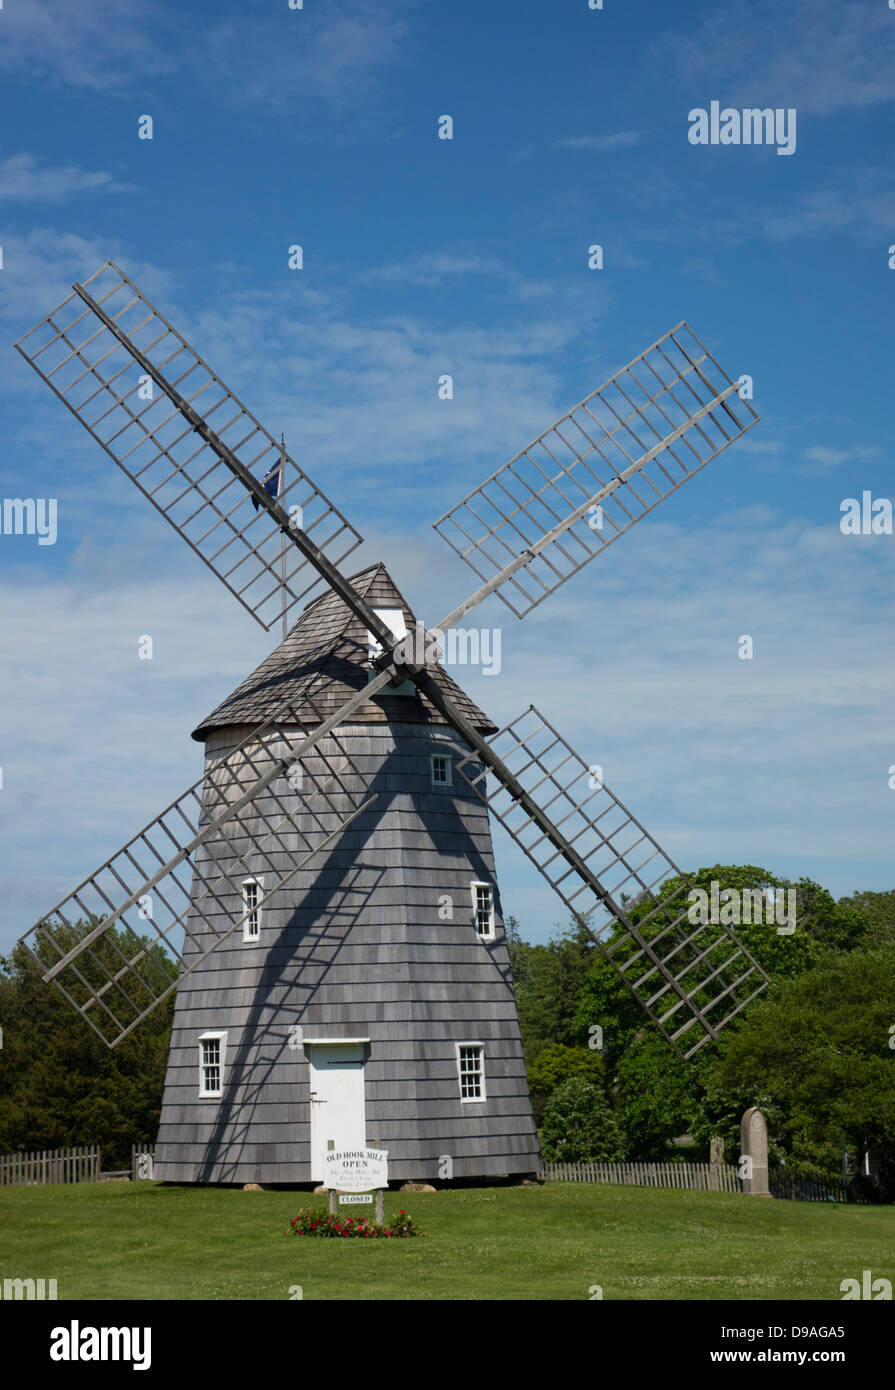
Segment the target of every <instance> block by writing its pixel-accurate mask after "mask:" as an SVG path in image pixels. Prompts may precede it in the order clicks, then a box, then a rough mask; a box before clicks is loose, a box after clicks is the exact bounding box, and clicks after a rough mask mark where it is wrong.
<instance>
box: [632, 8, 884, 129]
mask: <svg viewBox="0 0 895 1390" xmlns="http://www.w3.org/2000/svg"><path fill="white" fill-rule="evenodd" d="M654 58H655V60H656V61H657V63H660V64H661V65H662V66H663V68H664V67H665V66H666V65H667V63H668V61H669V60H670V61H671V62H672V63H673V64H674V66H675V68H676V71H677V74H678V77H679V78H680V80H681V81H682V82H683V83H685V84H686V85H687V86H688V88H690V89H693V90H694V94H695V91H696V89H697V88H698V89H699V93H700V94H704V93H707V94H708V96H709V97H712V98H716V97H717V98H719V99H720V98H723V99H724V101H725V102H729V103H730V104H731V105H733V106H737V105H744V106H756V105H758V106H784V107H790V106H794V107H796V108H797V109H798V112H799V115H800V116H801V115H803V114H806V115H807V114H811V115H821V116H825V115H831V114H833V113H835V112H837V111H844V110H861V109H864V108H868V107H873V106H879V105H885V104H887V103H889V102H891V101H895V87H893V84H892V70H893V66H895V25H893V23H892V12H891V10H889V9H887V7H886V5H885V4H883V3H880V0H848V4H843V3H842V0H789V3H787V4H786V5H781V4H780V3H779V0H755V3H753V4H751V5H750V6H749V10H748V19H747V20H746V21H745V22H744V23H742V24H740V25H738V27H737V29H736V35H735V38H734V37H733V35H732V31H731V24H730V15H729V13H728V12H727V10H725V9H724V8H723V7H717V6H713V7H712V8H710V9H708V10H707V11H706V13H705V17H704V18H703V19H702V20H701V22H699V23H698V24H696V25H695V26H691V28H690V30H689V32H687V33H681V32H669V33H667V34H665V35H663V37H662V38H661V39H660V40H659V41H658V42H657V44H656V45H655V49H654ZM722 75H723V76H722ZM719 83H720V84H722V87H723V90H721V89H719ZM696 104H697V105H706V104H707V101H702V102H698V103H696Z"/></svg>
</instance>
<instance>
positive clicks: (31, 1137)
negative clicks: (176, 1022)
mask: <svg viewBox="0 0 895 1390" xmlns="http://www.w3.org/2000/svg"><path fill="white" fill-rule="evenodd" d="M691 878H692V882H693V883H694V885H695V886H696V887H697V888H698V889H701V890H703V891H704V892H706V893H709V892H710V891H711V885H712V883H713V882H718V883H720V884H722V885H723V886H724V887H725V888H728V889H735V890H738V892H740V893H742V892H744V891H745V890H761V891H764V892H768V891H774V890H777V889H783V890H786V891H787V892H788V891H793V892H794V894H795V913H794V916H795V922H796V928H795V930H794V931H793V932H792V933H791V934H786V933H785V932H784V933H780V932H778V931H777V930H776V928H775V926H774V925H772V924H763V925H754V924H747V923H740V924H739V925H733V926H732V930H734V931H735V932H736V934H737V935H738V937H739V938H740V940H741V941H742V942H743V944H744V945H745V946H746V947H747V949H748V950H749V951H750V952H751V954H752V955H753V956H754V957H755V958H756V960H757V961H758V962H759V964H761V965H762V966H763V968H764V969H765V971H766V972H767V974H768V975H769V976H770V979H771V984H770V986H769V987H768V988H767V990H765V992H764V993H763V994H762V995H760V996H759V998H758V999H757V1000H755V1001H754V1002H753V1003H752V1004H751V1005H749V1007H748V1008H747V1009H745V1010H744V1011H743V1013H742V1014H740V1015H739V1016H738V1017H737V1018H736V1019H734V1021H733V1022H732V1023H730V1024H729V1025H728V1026H727V1027H726V1028H725V1029H724V1030H723V1031H722V1033H721V1035H720V1037H719V1039H718V1040H717V1041H715V1042H710V1043H708V1044H707V1045H706V1046H705V1047H703V1048H702V1049H701V1050H700V1052H698V1053H697V1054H696V1056H695V1057H693V1058H692V1059H691V1060H690V1061H684V1060H682V1059H681V1058H680V1057H678V1056H677V1054H676V1053H675V1052H674V1051H673V1050H672V1049H671V1048H670V1047H669V1046H668V1044H667V1043H666V1042H665V1041H664V1039H663V1038H662V1037H661V1036H660V1034H659V1033H658V1031H657V1030H656V1029H655V1028H654V1027H653V1025H652V1024H651V1023H650V1022H649V1020H648V1019H647V1018H646V1017H645V1015H644V1014H643V1013H642V1011H641V1009H640V1008H639V1006H638V1005H637V1003H636V1002H635V1001H634V1000H633V999H632V997H631V996H630V994H629V993H628V991H627V989H626V988H625V987H624V986H623V985H622V983H621V982H620V980H619V979H618V977H617V975H616V974H615V972H614V970H612V969H611V967H610V966H609V965H608V964H607V962H606V960H605V959H604V957H603V955H602V952H601V951H600V950H599V948H598V947H597V946H596V945H595V944H594V942H593V940H592V939H591V937H590V935H589V933H588V932H587V931H586V929H585V928H584V926H583V925H582V923H581V922H580V921H578V920H575V919H573V920H572V921H571V922H569V924H568V925H567V926H566V927H565V928H564V929H561V928H557V930H556V933H555V935H554V937H553V938H552V939H551V940H550V941H549V942H548V943H547V944H546V945H532V944H530V943H528V942H526V941H525V940H523V938H522V933H521V928H520V925H519V923H518V922H517V921H516V920H515V919H514V918H510V919H509V920H508V922H507V946H508V950H509V955H510V964H511V967H512V973H513V983H514V991H515V996H516V1003H517V1007H518V1012H519V1022H520V1026H521V1031H522V1041H523V1047H524V1052H525V1062H526V1067H527V1072H528V1080H529V1086H530V1090H531V1096H532V1105H533V1108H534V1113H535V1119H536V1122H537V1124H538V1127H539V1131H540V1135H541V1145H542V1150H543V1152H544V1157H545V1158H546V1159H547V1161H548V1162H557V1161H566V1162H585V1161H590V1160H592V1161H596V1160H600V1159H605V1160H612V1159H626V1160H631V1161H647V1160H652V1161H655V1160H660V1161H661V1160H667V1159H669V1158H672V1157H674V1155H675V1153H676V1152H677V1153H679V1154H680V1153H682V1151H681V1150H680V1149H675V1147H674V1146H673V1144H672V1141H673V1140H675V1139H676V1138H680V1137H681V1136H689V1138H690V1140H691V1141H692V1142H691V1147H690V1148H689V1149H688V1150H687V1151H686V1157H688V1158H694V1157H698V1158H707V1157H708V1149H709V1140H710V1139H711V1138H712V1137H713V1136H715V1135H717V1136H720V1137H721V1138H722V1139H723V1141H724V1144H725V1155H726V1157H727V1158H728V1160H729V1161H735V1159H736V1157H737V1155H738V1153H739V1121H740V1116H741V1115H742V1113H743V1111H744V1110H746V1109H748V1108H749V1107H750V1106H752V1105H758V1106H760V1107H761V1109H762V1110H763V1111H764V1112H765V1114H766V1116H767V1121H768V1135H769V1143H770V1152H771V1158H772V1161H774V1162H777V1163H785V1164H786V1165H787V1168H788V1169H789V1170H790V1171H792V1172H794V1173H798V1174H801V1175H804V1176H805V1177H812V1178H817V1179H822V1178H825V1177H830V1176H836V1175H838V1174H839V1173H840V1172H841V1161H842V1150H843V1146H844V1147H845V1149H846V1152H847V1154H848V1156H849V1158H850V1160H851V1162H852V1164H853V1165H854V1166H857V1165H858V1162H859V1160H860V1159H861V1157H862V1156H863V1154H864V1153H865V1152H867V1151H868V1150H869V1149H871V1147H872V1149H873V1152H874V1154H875V1155H878V1156H879V1159H880V1162H881V1164H882V1169H883V1172H884V1173H886V1174H888V1180H889V1183H890V1186H892V1187H893V1188H895V890H893V891H892V892H887V893H873V892H864V893H855V894H853V895H852V896H850V897H843V898H840V899H839V900H838V901H837V900H835V899H834V898H833V897H832V895H831V894H830V893H829V892H827V890H826V889H825V888H822V887H821V886H820V884H818V883H815V882H813V881H812V880H810V879H807V878H803V879H800V880H798V882H795V883H793V882H791V881H789V880H784V879H780V878H777V877H775V876H774V875H773V874H771V873H769V872H768V871H767V870H765V869H761V868H757V867H756V866H754V865H718V864H716V865H714V866H712V867H711V868H705V869H701V870H700V871H699V872H698V873H696V874H694V875H692V876H691ZM676 887H679V881H678V880H670V881H669V882H668V883H666V884H665V885H664V886H663V889H662V894H663V895H664V896H666V897H668V896H670V895H672V894H673V893H674V891H675V889H676ZM643 906H644V909H645V908H646V906H647V905H646V904H644V905H643ZM627 908H628V911H629V914H630V915H631V917H632V918H634V919H635V920H636V917H637V914H638V910H639V909H638V905H637V904H636V902H635V903H633V904H628V905H627ZM90 925H92V924H90V923H85V924H79V925H78V927H77V928H75V929H73V930H74V931H75V933H77V932H78V931H86V930H88V929H89V927H90ZM117 931H118V929H117V928H112V929H111V933H110V935H109V939H108V942H107V943H106V944H105V945H103V944H102V943H97V944H96V946H95V949H96V950H98V951H99V952H100V962H99V966H98V968H101V965H102V960H101V953H102V951H103V950H108V951H109V952H111V953H114V948H115V945H116V944H117V945H119V946H120V947H121V948H122V949H124V942H123V941H118V940H117V937H116V935H115V933H116V932H117ZM147 945H149V943H147ZM127 950H128V953H131V952H132V950H133V942H132V941H131V942H130V943H129V945H128V947H127ZM111 959H112V956H111V955H110V961H111ZM85 968H86V967H85ZM142 968H143V969H145V970H146V971H147V972H151V973H152V974H153V975H154V977H155V982H156V983H157V982H158V980H159V979H161V978H162V976H164V975H165V974H167V973H170V972H172V971H173V967H172V966H171V965H170V963H168V962H166V961H165V960H164V959H163V958H162V957H161V955H160V954H159V953H158V952H157V951H155V950H154V949H150V952H149V955H148V957H147V960H146V962H145V964H144V966H143V967H142ZM171 977H172V978H173V975H172V976H171ZM76 1002H78V1001H76ZM172 1017H173V994H172V995H170V996H169V997H168V998H167V999H166V1000H165V1001H164V1002H163V1003H162V1004H161V1005H160V1006H159V1007H158V1008H157V1009H156V1010H155V1011H154V1012H153V1013H152V1014H150V1015H149V1017H148V1018H147V1019H146V1020H144V1022H143V1023H142V1024H141V1025H140V1026H139V1027H138V1028H136V1029H135V1030H134V1032H133V1033H132V1034H130V1035H129V1036H128V1037H127V1038H125V1039H124V1041H123V1042H122V1043H120V1044H119V1046H118V1047H117V1048H115V1049H114V1051H110V1050H109V1049H108V1048H107V1047H106V1045H105V1043H104V1042H103V1041H102V1040H101V1038H99V1037H97V1035H96V1033H94V1031H93V1029H92V1028H90V1026H89V1025H88V1023H87V1022H86V1021H85V1020H84V1019H83V1018H80V1017H79V1016H78V1014H77V1013H76V1012H75V1011H74V1010H73V1009H72V1007H71V1004H70V1003H69V1002H68V1001H67V1000H66V999H65V998H64V997H63V996H62V994H61V993H60V992H59V991H58V990H56V989H54V988H53V987H52V986H47V985H45V984H44V983H43V981H42V979H41V975H40V970H39V968H38V966H37V964H36V962H35V961H34V959H33V958H32V957H31V956H30V955H29V953H28V952H27V951H25V950H24V948H22V947H21V946H17V947H16V948H15V949H14V950H13V951H12V953H11V954H10V956H9V957H6V958H4V957H0V1028H2V1047H0V1153H10V1152H13V1151H15V1150H16V1149H28V1150H30V1149H54V1148H64V1147H68V1146H69V1145H75V1144H96V1143H98V1144H101V1145H102V1149H103V1165H104V1167H106V1168H114V1167H125V1166H126V1165H127V1164H128V1163H129V1161H130V1146H131V1143H132V1142H137V1143H142V1142H151V1141H152V1140H154V1138H155V1135H156V1131H157V1129H158V1120H159V1114H160V1111H161V1101H162V1091H163V1087H164V1079H165V1067H166V1061H167V1054H168V1043H169V1038H170V1031H171V1021H172Z"/></svg>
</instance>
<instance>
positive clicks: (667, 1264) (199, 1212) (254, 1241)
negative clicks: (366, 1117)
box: [0, 1183, 895, 1300]
mask: <svg viewBox="0 0 895 1390" xmlns="http://www.w3.org/2000/svg"><path fill="white" fill-rule="evenodd" d="M311 1204H314V1205H319V1206H320V1207H321V1209H322V1208H324V1207H325V1204H326V1198H325V1197H311V1196H309V1195H308V1194H306V1193H300V1192H242V1191H240V1190H230V1189H219V1188H206V1189H202V1188H178V1187H164V1186H160V1185H159V1184H157V1183H138V1184H131V1183H108V1184H107V1183H103V1184H95V1183H84V1184H82V1185H79V1186H68V1187H8V1188H2V1189H0V1279H2V1278H4V1277H5V1278H29V1277H30V1278H46V1279H50V1278H55V1279H57V1280H58V1294H59V1298H60V1299H65V1298H73V1299H114V1300H119V1299H156V1298H160V1299H288V1298H289V1297H290V1286H292V1285H296V1284H297V1285H300V1286H301V1288H302V1290H303V1296H304V1298H305V1299H584V1300H586V1299H587V1298H588V1297H589V1296H590V1295H589V1290H590V1288H591V1286H592V1285H594V1284H599V1285H600V1286H601V1287H602V1289H603V1297H604V1299H647V1298H660V1299H722V1298H724V1299H726V1298H734V1299H764V1298H782V1299H834V1300H835V1299H841V1297H842V1295H841V1293H840V1291H839V1285H840V1283H841V1281H842V1280H843V1279H846V1278H857V1279H860V1277H861V1271H862V1270H864V1269H871V1270H872V1271H873V1274H874V1277H879V1276H882V1277H885V1278H888V1279H890V1280H892V1281H893V1282H895V1207H842V1206H834V1205H832V1204H829V1205H824V1204H820V1203H817V1204H815V1203H811V1202H798V1203H797V1202H779V1201H774V1200H772V1199H769V1198H750V1197H744V1196H731V1195H728V1194H725V1193H716V1192H677V1191H655V1190H652V1189H646V1188H637V1187H608V1186H605V1187H604V1186H600V1185H589V1184H574V1183H549V1184H547V1185H546V1186H545V1187H543V1188H496V1187H491V1188H479V1189H466V1190H462V1191H445V1192H439V1193H435V1194H432V1193H400V1194H399V1193H396V1192H395V1193H391V1194H388V1195H387V1196H386V1203H385V1212H386V1219H389V1218H390V1217H391V1216H392V1215H393V1214H394V1213H395V1212H397V1210H398V1209H399V1208H400V1207H404V1208H405V1210H407V1211H409V1212H410V1214H411V1216H412V1217H413V1218H414V1220H415V1221H417V1222H418V1223H419V1224H420V1225H421V1227H422V1229H423V1230H424V1231H426V1232H427V1235H426V1236H425V1237H422V1238H420V1239H417V1240H384V1241H375V1240H373V1241H366V1240H319V1239H314V1238H309V1237H304V1236H302V1237H293V1236H289V1237H287V1236H285V1235H284V1231H285V1229H286V1226H287V1224H288V1221H289V1217H290V1216H293V1215H294V1214H295V1213H296V1212H297V1211H298V1209H299V1207H301V1206H307V1205H311ZM358 1210H359V1209H358V1208H357V1207H354V1208H353V1209H351V1211H350V1214H353V1215H357V1214H358ZM360 1210H361V1211H362V1210H363V1208H360Z"/></svg>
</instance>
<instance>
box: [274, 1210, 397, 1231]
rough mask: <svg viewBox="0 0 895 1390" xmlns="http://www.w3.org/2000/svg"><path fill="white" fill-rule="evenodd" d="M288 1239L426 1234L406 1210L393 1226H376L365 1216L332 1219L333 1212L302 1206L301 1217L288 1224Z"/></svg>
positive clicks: (299, 1214)
mask: <svg viewBox="0 0 895 1390" xmlns="http://www.w3.org/2000/svg"><path fill="white" fill-rule="evenodd" d="M285 1234H286V1235H287V1236H290V1235H291V1236H366V1237H368V1238H373V1237H377V1238H381V1237H384V1236H401V1237H405V1236H419V1235H424V1234H425V1232H423V1231H421V1230H420V1229H419V1227H417V1226H415V1225H414V1224H413V1220H412V1218H411V1217H409V1216H408V1215H407V1213H406V1211H399V1212H398V1215H397V1216H396V1217H395V1218H394V1220H393V1221H392V1222H391V1224H390V1225H387V1226H374V1224H373V1222H372V1221H368V1220H367V1218H366V1217H365V1216H338V1215H337V1216H333V1215H332V1213H331V1212H328V1211H321V1210H320V1209H319V1208H317V1207H302V1209H301V1211H300V1212H299V1213H298V1216H293V1217H292V1220H291V1221H290V1222H289V1226H288V1229H287V1230H286V1232H285Z"/></svg>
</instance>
